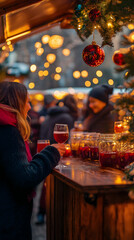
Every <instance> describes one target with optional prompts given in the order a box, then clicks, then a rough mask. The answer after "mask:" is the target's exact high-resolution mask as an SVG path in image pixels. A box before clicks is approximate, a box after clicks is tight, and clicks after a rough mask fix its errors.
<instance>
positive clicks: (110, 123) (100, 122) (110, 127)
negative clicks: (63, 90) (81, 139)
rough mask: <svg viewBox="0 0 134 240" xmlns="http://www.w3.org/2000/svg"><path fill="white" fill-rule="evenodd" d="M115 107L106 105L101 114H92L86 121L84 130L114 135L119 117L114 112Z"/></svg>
mask: <svg viewBox="0 0 134 240" xmlns="http://www.w3.org/2000/svg"><path fill="white" fill-rule="evenodd" d="M112 111H113V106H112V105H110V104H108V105H106V106H105V107H104V108H103V109H102V110H101V111H100V112H99V113H97V114H92V115H90V116H88V117H87V118H86V119H85V120H84V123H83V125H84V130H85V131H88V132H98V133H114V121H115V120H116V119H117V116H116V115H115V114H114V113H113V112H112Z"/></svg>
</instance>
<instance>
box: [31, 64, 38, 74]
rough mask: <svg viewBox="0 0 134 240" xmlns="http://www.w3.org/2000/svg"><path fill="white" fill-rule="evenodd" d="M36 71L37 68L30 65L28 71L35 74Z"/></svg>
mask: <svg viewBox="0 0 134 240" xmlns="http://www.w3.org/2000/svg"><path fill="white" fill-rule="evenodd" d="M36 69H37V66H36V65H35V64H32V65H31V66H30V71H31V72H35V71H36Z"/></svg>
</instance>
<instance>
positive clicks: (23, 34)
mask: <svg viewBox="0 0 134 240" xmlns="http://www.w3.org/2000/svg"><path fill="white" fill-rule="evenodd" d="M30 32H31V31H27V32H23V33H20V34H18V35H15V36H13V37H10V38H8V39H7V41H11V40H14V39H16V38H20V37H23V36H25V35H27V34H29V33H30Z"/></svg>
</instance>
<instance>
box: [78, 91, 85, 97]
mask: <svg viewBox="0 0 134 240" xmlns="http://www.w3.org/2000/svg"><path fill="white" fill-rule="evenodd" d="M84 96H85V95H84V93H81V92H80V93H78V94H77V97H78V98H79V99H84Z"/></svg>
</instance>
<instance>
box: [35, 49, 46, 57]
mask: <svg viewBox="0 0 134 240" xmlns="http://www.w3.org/2000/svg"><path fill="white" fill-rule="evenodd" d="M43 53H44V49H43V48H37V50H36V54H37V55H38V56H41V55H42V54H43Z"/></svg>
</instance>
